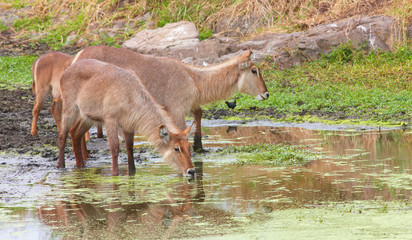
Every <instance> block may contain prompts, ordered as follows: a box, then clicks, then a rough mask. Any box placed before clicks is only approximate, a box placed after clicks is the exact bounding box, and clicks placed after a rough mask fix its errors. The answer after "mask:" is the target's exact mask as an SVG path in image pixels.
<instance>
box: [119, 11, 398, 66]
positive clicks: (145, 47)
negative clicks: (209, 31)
mask: <svg viewBox="0 0 412 240" xmlns="http://www.w3.org/2000/svg"><path fill="white" fill-rule="evenodd" d="M222 35H223V34H217V35H215V36H213V37H212V38H211V39H208V40H205V41H199V38H198V32H197V30H196V28H195V25H194V24H193V23H189V22H178V23H173V24H167V25H166V26H165V27H163V28H159V29H155V30H143V31H141V32H139V33H137V34H136V35H135V36H134V37H133V38H132V39H130V40H128V41H126V42H125V43H124V44H123V46H124V47H126V48H129V49H132V50H135V51H137V52H140V53H147V54H154V55H158V56H168V57H172V58H177V59H180V60H184V61H185V62H189V63H194V64H198V65H208V64H212V63H218V62H222V61H224V60H226V59H229V58H231V57H232V56H234V55H236V54H238V53H240V52H242V51H244V50H246V49H248V48H251V49H252V51H253V53H254V54H253V55H252V58H254V60H255V61H261V60H263V59H264V58H266V57H268V56H269V57H271V59H273V61H274V62H275V63H276V64H277V66H278V67H279V68H286V67H291V66H293V65H297V64H300V63H301V62H302V61H305V60H307V59H315V58H318V57H320V56H321V55H322V54H328V53H330V52H331V51H332V50H333V49H334V48H336V46H338V45H339V44H341V43H344V42H347V41H349V40H350V41H352V42H353V43H354V44H355V45H356V44H364V45H365V46H364V47H365V48H366V49H367V50H372V49H382V50H393V47H394V44H395V42H396V41H397V40H398V39H399V37H400V36H401V34H400V30H399V27H398V26H397V24H396V20H395V19H394V18H392V17H389V16H357V17H351V18H347V19H344V20H341V21H338V22H335V23H330V24H322V25H319V26H316V27H314V28H312V29H309V30H308V31H304V32H295V33H290V34H289V33H280V34H278V33H267V34H263V35H260V36H258V37H256V38H254V39H252V40H250V41H246V42H238V41H237V40H236V38H230V37H224V36H222Z"/></svg>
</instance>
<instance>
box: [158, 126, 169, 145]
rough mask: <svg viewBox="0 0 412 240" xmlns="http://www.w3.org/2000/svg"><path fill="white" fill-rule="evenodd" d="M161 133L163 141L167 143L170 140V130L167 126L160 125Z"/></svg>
mask: <svg viewBox="0 0 412 240" xmlns="http://www.w3.org/2000/svg"><path fill="white" fill-rule="evenodd" d="M159 135H160V138H161V139H162V140H163V142H165V143H167V142H169V140H170V134H169V130H167V128H166V127H165V126H163V125H162V126H160V128H159Z"/></svg>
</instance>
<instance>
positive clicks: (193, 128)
mask: <svg viewBox="0 0 412 240" xmlns="http://www.w3.org/2000/svg"><path fill="white" fill-rule="evenodd" d="M195 131H196V121H193V123H192V125H191V126H190V127H188V128H186V129H185V130H183V131H182V133H183V134H184V135H186V136H189V135H192V134H193V133H194V132H195Z"/></svg>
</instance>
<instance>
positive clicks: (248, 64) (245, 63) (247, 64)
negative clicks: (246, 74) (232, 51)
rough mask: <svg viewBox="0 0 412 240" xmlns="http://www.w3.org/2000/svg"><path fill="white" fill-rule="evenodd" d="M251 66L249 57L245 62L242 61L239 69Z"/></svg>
mask: <svg viewBox="0 0 412 240" xmlns="http://www.w3.org/2000/svg"><path fill="white" fill-rule="evenodd" d="M249 67H250V61H249V59H248V60H246V61H245V62H241V63H240V64H239V69H240V70H243V69H246V68H249Z"/></svg>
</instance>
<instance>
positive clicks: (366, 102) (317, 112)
mask: <svg viewBox="0 0 412 240" xmlns="http://www.w3.org/2000/svg"><path fill="white" fill-rule="evenodd" d="M261 67H262V68H263V75H264V79H266V80H267V86H268V87H269V92H270V97H269V99H268V100H266V101H262V102H258V101H256V100H254V99H253V97H250V96H246V95H241V94H237V95H236V96H235V97H234V98H237V99H238V101H237V102H238V104H237V108H236V109H235V111H238V112H240V111H242V109H250V108H255V107H256V108H257V109H258V110H259V109H261V110H262V109H268V108H271V109H273V110H274V112H275V113H277V114H278V115H280V116H282V118H283V119H284V120H287V121H313V120H315V121H319V120H322V119H324V120H326V119H328V120H337V121H342V120H348V119H350V120H351V121H352V122H353V123H356V122H359V121H371V122H375V123H378V122H379V124H382V122H385V123H386V124H391V123H395V124H396V123H398V124H399V123H402V122H410V121H411V118H412V71H411V69H412V49H411V48H410V47H400V48H398V50H397V51H395V52H394V53H391V52H372V53H364V52H362V51H361V50H359V49H356V48H354V47H353V46H352V45H351V44H350V43H348V44H344V45H341V46H340V47H339V48H338V49H337V50H335V51H334V52H332V53H331V54H329V55H327V56H324V57H323V58H322V59H319V60H316V61H312V62H306V63H304V64H302V65H301V66H296V67H294V68H292V69H286V70H283V71H280V70H274V68H273V66H272V65H270V64H266V63H264V62H263V63H261ZM211 108H227V107H226V105H225V103H224V101H221V102H217V103H214V104H210V105H208V106H206V109H211ZM257 116H259V114H257Z"/></svg>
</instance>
